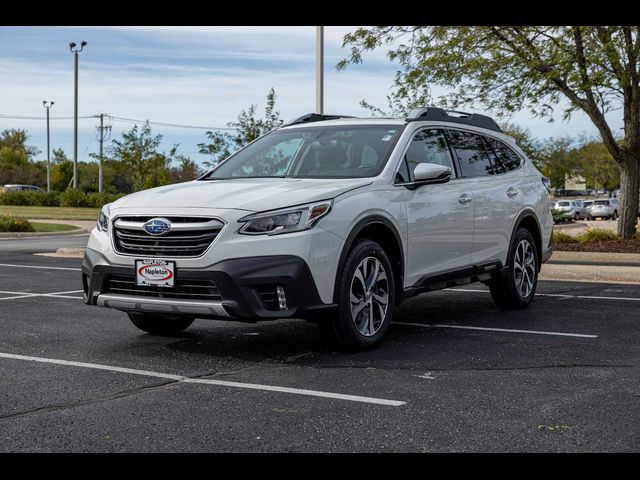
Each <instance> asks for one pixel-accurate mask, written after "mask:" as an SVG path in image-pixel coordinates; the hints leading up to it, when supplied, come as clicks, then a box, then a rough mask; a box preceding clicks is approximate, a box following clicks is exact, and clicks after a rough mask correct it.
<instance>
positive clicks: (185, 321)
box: [127, 312, 195, 336]
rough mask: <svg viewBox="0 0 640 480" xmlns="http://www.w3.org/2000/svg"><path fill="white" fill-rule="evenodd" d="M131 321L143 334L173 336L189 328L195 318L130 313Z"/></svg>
mask: <svg viewBox="0 0 640 480" xmlns="http://www.w3.org/2000/svg"><path fill="white" fill-rule="evenodd" d="M127 315H129V320H131V323H133V324H134V325H135V326H136V327H138V328H139V329H140V330H142V331H143V332H147V333H150V334H152V335H161V336H172V335H176V334H178V333H180V332H182V331H183V330H184V329H186V328H187V327H189V326H190V325H191V324H192V323H193V321H194V320H195V318H191V317H172V316H166V315H151V314H149V313H138V312H128V313H127Z"/></svg>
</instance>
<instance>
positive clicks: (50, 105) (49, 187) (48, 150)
mask: <svg viewBox="0 0 640 480" xmlns="http://www.w3.org/2000/svg"><path fill="white" fill-rule="evenodd" d="M54 103H55V102H47V101H46V100H43V101H42V106H43V107H44V108H45V109H46V110H47V193H48V192H50V191H51V147H50V145H51V143H50V141H49V140H50V137H49V109H50V108H51V107H53V104H54Z"/></svg>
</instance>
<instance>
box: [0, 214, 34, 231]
mask: <svg viewBox="0 0 640 480" xmlns="http://www.w3.org/2000/svg"><path fill="white" fill-rule="evenodd" d="M0 232H35V228H33V225H31V223H29V220H27V219H26V218H20V217H13V216H11V215H0Z"/></svg>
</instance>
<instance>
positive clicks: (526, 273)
mask: <svg viewBox="0 0 640 480" xmlns="http://www.w3.org/2000/svg"><path fill="white" fill-rule="evenodd" d="M513 276H514V279H515V282H516V289H517V290H518V294H519V295H520V297H522V298H527V297H528V296H529V295H530V294H531V291H532V290H533V287H534V285H535V278H536V277H535V276H536V256H535V253H534V251H533V245H531V243H529V241H528V240H521V241H520V243H519V244H518V246H517V247H516V253H515V257H514V259H513Z"/></svg>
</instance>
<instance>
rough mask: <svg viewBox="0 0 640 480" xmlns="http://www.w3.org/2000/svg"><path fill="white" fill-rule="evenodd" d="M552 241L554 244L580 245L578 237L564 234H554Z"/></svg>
mask: <svg viewBox="0 0 640 480" xmlns="http://www.w3.org/2000/svg"><path fill="white" fill-rule="evenodd" d="M551 241H552V242H553V243H578V239H577V238H576V237H574V236H573V235H569V234H568V233H564V232H553V236H552V238H551Z"/></svg>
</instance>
